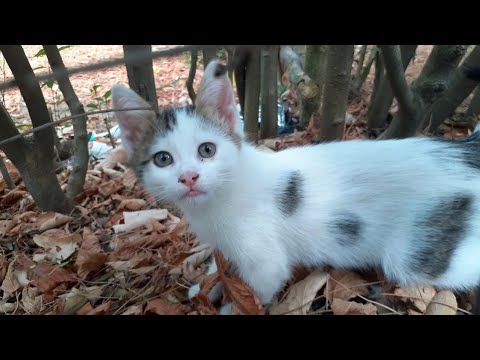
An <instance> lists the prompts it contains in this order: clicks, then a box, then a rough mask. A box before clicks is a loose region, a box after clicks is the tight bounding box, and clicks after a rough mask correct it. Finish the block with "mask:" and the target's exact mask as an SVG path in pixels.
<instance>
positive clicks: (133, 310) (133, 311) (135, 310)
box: [120, 304, 143, 315]
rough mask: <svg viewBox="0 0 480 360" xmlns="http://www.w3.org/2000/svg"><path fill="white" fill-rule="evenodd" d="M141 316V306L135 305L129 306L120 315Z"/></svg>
mask: <svg viewBox="0 0 480 360" xmlns="http://www.w3.org/2000/svg"><path fill="white" fill-rule="evenodd" d="M142 314H143V304H137V305H132V306H130V307H129V308H128V309H127V310H125V311H124V312H123V313H121V314H120V315H142Z"/></svg>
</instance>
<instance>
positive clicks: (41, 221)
mask: <svg viewBox="0 0 480 360" xmlns="http://www.w3.org/2000/svg"><path fill="white" fill-rule="evenodd" d="M71 220H73V218H72V217H70V216H66V215H63V214H60V213H56V212H53V211H48V212H46V213H42V214H40V215H38V218H37V224H36V225H37V226H38V230H39V231H46V230H49V229H53V228H56V227H59V226H62V225H64V224H66V223H67V222H69V221H71Z"/></svg>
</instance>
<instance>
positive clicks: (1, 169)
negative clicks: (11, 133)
mask: <svg viewBox="0 0 480 360" xmlns="http://www.w3.org/2000/svg"><path fill="white" fill-rule="evenodd" d="M0 172H1V173H2V176H3V179H4V180H5V182H6V183H7V187H8V188H9V189H10V190H13V188H14V187H15V183H14V182H13V180H12V178H11V177H10V174H9V173H8V170H7V166H6V165H5V162H4V161H3V158H2V157H1V156H0Z"/></svg>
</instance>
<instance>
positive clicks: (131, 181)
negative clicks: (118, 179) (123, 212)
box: [123, 168, 138, 190]
mask: <svg viewBox="0 0 480 360" xmlns="http://www.w3.org/2000/svg"><path fill="white" fill-rule="evenodd" d="M137 181H138V179H137V176H136V175H135V172H134V171H133V170H132V169H130V168H128V169H127V170H126V171H125V173H124V175H123V185H125V189H127V190H132V189H133V188H134V187H135V184H136V183H137Z"/></svg>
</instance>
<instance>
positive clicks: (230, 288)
mask: <svg viewBox="0 0 480 360" xmlns="http://www.w3.org/2000/svg"><path fill="white" fill-rule="evenodd" d="M223 283H224V285H225V290H226V292H227V294H228V296H229V297H230V298H231V299H232V300H233V302H234V304H235V305H237V306H238V308H239V309H240V311H241V312H242V314H244V315H264V314H265V309H263V307H262V303H261V301H260V299H259V298H258V296H257V295H256V294H255V292H254V291H253V290H252V289H251V288H250V287H249V286H248V285H247V284H246V283H245V282H243V281H242V280H241V279H240V278H237V277H233V276H232V277H225V279H224V281H223Z"/></svg>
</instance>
